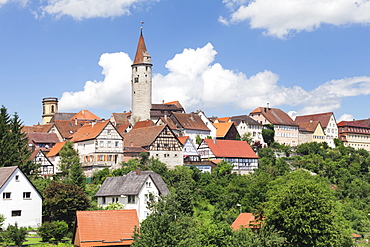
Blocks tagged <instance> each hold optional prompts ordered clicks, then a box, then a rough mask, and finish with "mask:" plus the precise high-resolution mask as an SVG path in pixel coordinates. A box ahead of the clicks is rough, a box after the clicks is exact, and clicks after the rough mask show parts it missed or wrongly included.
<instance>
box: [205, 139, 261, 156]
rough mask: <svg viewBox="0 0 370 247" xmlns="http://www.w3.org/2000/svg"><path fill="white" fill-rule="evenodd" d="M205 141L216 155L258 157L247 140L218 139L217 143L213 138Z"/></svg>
mask: <svg viewBox="0 0 370 247" xmlns="http://www.w3.org/2000/svg"><path fill="white" fill-rule="evenodd" d="M203 141H204V142H205V143H206V144H207V145H208V147H209V148H210V149H211V151H212V153H213V154H214V155H215V156H216V157H222V158H226V157H230V158H231V157H238V158H252V159H253V158H255V159H257V158H258V156H257V155H256V153H255V152H254V151H253V149H252V148H251V147H250V146H249V144H248V143H247V142H245V141H234V140H216V143H215V142H214V140H212V139H204V140H203Z"/></svg>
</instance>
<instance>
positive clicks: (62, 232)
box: [37, 221, 68, 242]
mask: <svg viewBox="0 0 370 247" xmlns="http://www.w3.org/2000/svg"><path fill="white" fill-rule="evenodd" d="M37 233H38V234H39V235H40V237H41V238H42V241H43V242H46V241H50V240H51V239H53V238H54V240H55V241H60V240H62V239H63V238H64V237H65V236H66V235H67V233H68V225H67V223H65V222H64V221H52V222H45V223H43V224H42V225H41V226H40V227H39V228H38V229H37Z"/></svg>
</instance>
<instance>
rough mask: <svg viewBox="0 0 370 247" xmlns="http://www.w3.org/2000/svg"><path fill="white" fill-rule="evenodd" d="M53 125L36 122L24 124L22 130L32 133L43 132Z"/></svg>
mask: <svg viewBox="0 0 370 247" xmlns="http://www.w3.org/2000/svg"><path fill="white" fill-rule="evenodd" d="M52 126H53V124H43V125H40V124H36V125H33V126H23V127H22V132H25V133H30V132H41V133H47V132H48V131H49V130H50V128H51V127H52Z"/></svg>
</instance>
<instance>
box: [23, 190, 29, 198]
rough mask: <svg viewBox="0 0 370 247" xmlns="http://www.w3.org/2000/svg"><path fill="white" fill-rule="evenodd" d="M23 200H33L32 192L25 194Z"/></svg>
mask: <svg viewBox="0 0 370 247" xmlns="http://www.w3.org/2000/svg"><path fill="white" fill-rule="evenodd" d="M23 199H31V192H23Z"/></svg>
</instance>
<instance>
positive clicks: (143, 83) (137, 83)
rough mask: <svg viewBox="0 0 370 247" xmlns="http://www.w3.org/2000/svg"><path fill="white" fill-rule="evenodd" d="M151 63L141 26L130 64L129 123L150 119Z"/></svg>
mask: <svg viewBox="0 0 370 247" xmlns="http://www.w3.org/2000/svg"><path fill="white" fill-rule="evenodd" d="M152 66H153V65H152V64H151V57H150V55H149V53H148V51H147V50H146V46H145V42H144V37H143V30H142V28H141V31H140V38H139V43H138V45H137V49H136V55H135V60H134V63H133V64H132V65H131V68H132V77H131V89H132V97H131V99H132V104H131V107H132V109H131V110H132V113H131V119H130V122H131V124H133V125H134V124H135V123H136V122H139V121H143V120H148V119H150V109H151V108H152Z"/></svg>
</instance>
